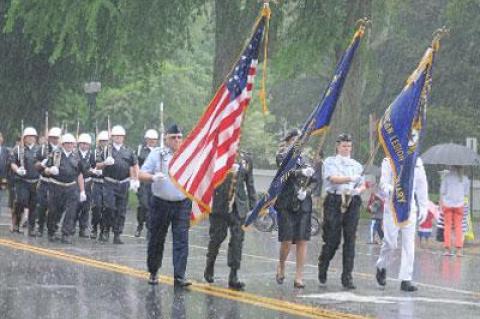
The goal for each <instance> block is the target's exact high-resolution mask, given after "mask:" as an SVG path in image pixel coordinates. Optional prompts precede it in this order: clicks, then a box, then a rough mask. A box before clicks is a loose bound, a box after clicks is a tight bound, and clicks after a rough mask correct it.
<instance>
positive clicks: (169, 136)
mask: <svg viewBox="0 0 480 319" xmlns="http://www.w3.org/2000/svg"><path fill="white" fill-rule="evenodd" d="M168 138H170V139H172V140H174V139H177V140H181V139H182V138H183V135H181V134H178V135H168Z"/></svg>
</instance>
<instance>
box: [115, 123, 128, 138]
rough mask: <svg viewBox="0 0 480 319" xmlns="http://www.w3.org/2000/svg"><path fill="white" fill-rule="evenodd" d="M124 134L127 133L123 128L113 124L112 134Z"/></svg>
mask: <svg viewBox="0 0 480 319" xmlns="http://www.w3.org/2000/svg"><path fill="white" fill-rule="evenodd" d="M125 135H127V133H126V132H125V129H124V128H123V127H121V126H120V125H115V126H114V127H113V128H112V136H125Z"/></svg>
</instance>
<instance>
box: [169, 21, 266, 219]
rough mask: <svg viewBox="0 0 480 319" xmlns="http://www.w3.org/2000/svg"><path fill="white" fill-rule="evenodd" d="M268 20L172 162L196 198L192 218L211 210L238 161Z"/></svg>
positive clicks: (179, 182) (174, 176)
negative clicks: (225, 180)
mask: <svg viewBox="0 0 480 319" xmlns="http://www.w3.org/2000/svg"><path fill="white" fill-rule="evenodd" d="M265 22H266V17H261V18H260V19H259V20H258V22H257V25H256V27H255V28H254V31H253V35H252V37H251V39H250V41H249V42H248V44H247V46H246V47H245V49H244V51H243V52H242V56H241V57H240V59H239V60H238V62H237V63H236V64H235V67H234V69H233V70H232V71H231V73H230V74H229V76H228V77H227V80H226V81H225V82H224V83H223V84H222V85H221V86H220V88H219V89H218V91H217V93H216V94H215V96H214V98H213V100H212V101H211V102H210V104H209V105H208V107H207V110H206V111H205V113H204V114H203V116H202V117H201V118H200V120H199V122H198V123H197V125H196V126H195V128H194V129H193V130H192V131H191V132H190V134H189V135H188V136H187V138H186V139H185V141H184V142H183V144H182V145H181V147H180V149H179V150H178V151H177V152H176V154H175V155H174V157H173V159H172V160H171V162H170V167H169V173H170V176H171V177H172V179H173V180H174V181H175V182H176V184H177V185H178V186H179V187H180V188H181V189H182V190H183V191H184V192H185V193H186V194H187V196H188V197H190V198H191V199H192V200H193V201H194V203H193V210H192V220H193V221H198V220H200V219H201V215H202V214H203V213H205V212H210V210H211V204H212V200H213V193H214V190H215V187H217V186H218V185H219V184H221V183H222V181H223V180H224V179H225V177H226V175H227V173H228V171H229V170H230V169H231V168H232V165H233V164H234V162H235V156H236V154H237V149H238V145H239V142H240V127H241V124H242V120H243V115H244V112H245V110H246V109H247V106H248V103H249V102H250V99H251V93H252V89H253V80H254V77H255V74H256V72H257V64H258V55H259V50H260V47H261V43H262V39H263V33H264V29H265Z"/></svg>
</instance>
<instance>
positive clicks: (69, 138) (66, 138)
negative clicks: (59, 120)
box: [62, 133, 77, 144]
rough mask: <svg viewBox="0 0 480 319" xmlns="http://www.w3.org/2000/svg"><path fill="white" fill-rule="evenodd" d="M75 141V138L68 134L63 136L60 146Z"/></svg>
mask: <svg viewBox="0 0 480 319" xmlns="http://www.w3.org/2000/svg"><path fill="white" fill-rule="evenodd" d="M76 142H77V140H76V139H75V137H74V136H73V135H72V134H70V133H67V134H63V136H62V144H63V143H76Z"/></svg>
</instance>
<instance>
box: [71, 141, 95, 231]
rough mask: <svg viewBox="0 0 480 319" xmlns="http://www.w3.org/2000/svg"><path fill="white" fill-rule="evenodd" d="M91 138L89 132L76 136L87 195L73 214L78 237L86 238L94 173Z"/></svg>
mask: <svg viewBox="0 0 480 319" xmlns="http://www.w3.org/2000/svg"><path fill="white" fill-rule="evenodd" d="M91 145H92V138H91V137H90V135H89V134H86V133H84V134H80V136H79V137H78V150H77V155H78V157H79V158H80V160H81V161H82V167H83V168H84V172H83V174H84V175H83V178H84V184H85V194H86V195H87V200H86V201H84V202H82V203H79V204H78V207H77V215H76V216H75V224H76V223H77V221H78V226H79V232H78V237H81V238H88V237H89V234H87V229H88V221H89V212H90V202H91V197H92V178H93V177H94V176H95V174H94V173H93V172H92V170H94V169H95V165H96V163H95V155H94V154H93V153H92V151H91Z"/></svg>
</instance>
